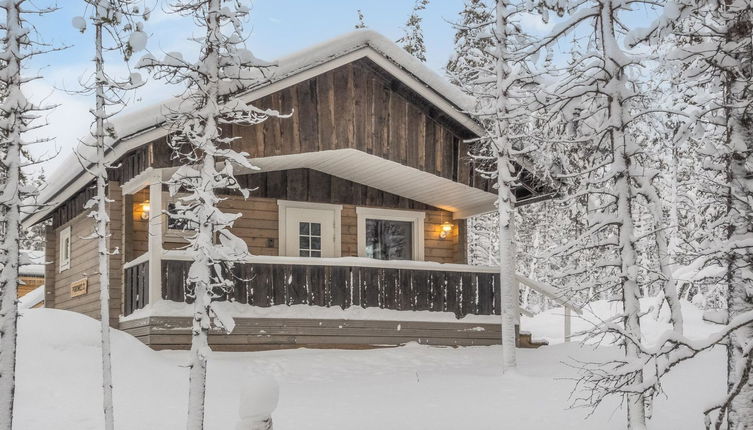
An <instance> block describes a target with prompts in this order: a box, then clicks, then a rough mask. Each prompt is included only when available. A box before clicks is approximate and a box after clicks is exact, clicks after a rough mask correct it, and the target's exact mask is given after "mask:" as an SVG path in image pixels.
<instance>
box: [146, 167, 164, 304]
mask: <svg viewBox="0 0 753 430" xmlns="http://www.w3.org/2000/svg"><path fill="white" fill-rule="evenodd" d="M162 223H163V215H162V174H161V172H160V171H159V170H158V171H157V174H156V175H155V177H154V178H153V179H152V181H151V183H150V185H149V302H148V303H155V302H157V301H159V300H162Z"/></svg>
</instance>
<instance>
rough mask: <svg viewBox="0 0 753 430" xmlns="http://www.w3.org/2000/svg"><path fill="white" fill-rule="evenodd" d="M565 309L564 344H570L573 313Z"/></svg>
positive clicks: (567, 308)
mask: <svg viewBox="0 0 753 430" xmlns="http://www.w3.org/2000/svg"><path fill="white" fill-rule="evenodd" d="M564 308H565V342H570V336H572V321H573V311H572V310H571V309H570V308H569V307H567V306H564Z"/></svg>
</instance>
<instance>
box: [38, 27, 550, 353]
mask: <svg viewBox="0 0 753 430" xmlns="http://www.w3.org/2000/svg"><path fill="white" fill-rule="evenodd" d="M238 97H239V99H241V100H243V101H244V102H248V103H253V104H254V105H256V106H258V107H261V108H272V109H277V110H279V111H281V112H284V113H292V116H291V117H290V118H286V119H274V118H273V119H270V120H268V121H266V122H264V123H263V124H261V125H257V126H248V127H245V126H233V127H230V128H227V129H226V130H223V132H225V133H231V134H232V136H236V137H238V138H239V139H238V140H237V141H236V142H235V143H234V145H235V147H236V148H237V149H239V150H243V151H246V152H248V153H249V154H251V157H252V159H253V163H254V164H255V165H256V166H258V167H259V170H257V171H240V172H237V173H239V174H238V179H239V180H240V181H241V182H242V183H243V184H244V185H246V186H247V187H249V188H251V189H252V193H251V197H250V198H248V199H243V198H242V197H240V196H237V195H228V196H226V197H227V198H226V200H225V201H224V202H223V206H224V207H225V208H226V209H227V210H228V211H235V212H239V213H242V217H241V218H240V219H239V220H238V221H237V222H236V223H235V226H234V228H233V231H234V233H235V234H236V235H238V236H240V237H242V238H243V239H244V240H245V241H246V242H247V243H248V246H249V250H250V252H251V254H253V256H252V257H251V258H250V259H249V261H248V262H247V263H246V264H242V265H239V266H237V267H236V268H235V270H236V272H235V273H234V275H235V276H236V279H237V281H236V288H235V291H234V292H233V294H232V295H231V296H230V297H227V299H228V301H229V302H234V303H229V305H232V309H233V311H234V312H236V313H237V315H236V328H235V330H234V331H233V332H232V333H231V334H229V335H226V334H222V333H216V334H213V335H212V336H210V343H211V344H212V346H213V347H214V348H218V349H225V350H253V349H270V348H286V347H297V346H314V347H317V346H318V347H323V346H336V347H368V346H374V345H397V344H402V343H405V342H409V341H418V342H421V343H427V344H438V345H488V344H494V343H499V339H500V330H499V324H498V323H497V322H496V320H495V317H494V315H498V314H499V312H500V301H499V294H498V290H499V285H498V282H499V276H498V274H497V273H496V272H497V269H496V268H488V267H478V266H470V265H468V264H467V261H466V254H467V239H466V219H467V218H468V217H470V216H473V215H477V214H482V213H485V212H489V211H492V210H494V202H495V199H496V194H495V192H494V190H493V189H492V183H491V182H490V181H488V180H486V179H483V178H482V177H480V176H479V175H476V174H474V169H473V165H472V163H471V160H469V159H468V156H467V152H468V143H467V142H466V141H467V140H468V139H472V138H474V137H477V136H479V134H480V133H481V132H482V129H481V128H480V127H479V125H478V124H477V123H476V122H474V120H473V119H472V118H471V117H469V116H468V115H467V114H466V113H465V110H466V108H467V107H469V106H470V104H471V103H472V101H471V100H469V99H468V97H467V96H465V95H464V94H462V93H461V92H460V91H459V90H458V89H456V88H454V87H452V86H451V85H450V84H448V83H446V82H445V81H444V79H443V78H441V77H439V76H438V75H436V74H435V73H433V72H432V71H431V70H429V69H428V68H427V67H426V66H425V65H423V64H422V63H420V62H419V61H417V60H416V59H414V58H413V57H411V56H410V55H409V54H407V53H406V52H404V51H402V50H401V49H399V48H398V47H397V46H395V45H394V44H393V43H392V42H390V41H389V40H387V39H385V38H384V37H382V36H380V35H378V34H376V33H374V32H371V31H357V32H354V33H351V34H348V35H346V36H343V37H341V38H338V39H335V40H332V41H330V42H327V43H323V44H321V45H317V46H315V47H312V48H310V49H307V50H304V51H302V52H299V53H297V54H293V55H291V56H289V57H286V58H282V59H280V60H279V65H278V67H276V68H275V69H274V70H272V71H271V73H270V74H269V75H268V76H267V77H265V78H263V79H261V80H260V81H259V82H258V83H256V84H255V85H253V86H251V87H249V88H247V90H245V91H244V92H243V93H242V94H239V95H238ZM162 111H163V109H162V108H161V107H160V106H156V107H152V108H146V109H144V110H142V111H139V112H136V113H133V114H130V115H128V116H124V117H122V118H120V119H119V121H117V122H116V123H115V127H116V129H117V131H118V136H119V138H118V140H117V141H114V142H112V149H111V150H110V151H109V152H108V153H107V158H108V160H109V161H110V162H111V163H112V164H113V165H114V166H117V167H116V168H114V169H112V171H111V174H110V182H109V186H108V194H109V198H110V199H111V200H112V203H110V205H109V213H110V219H111V225H110V233H111V238H110V246H111V248H116V247H117V248H118V249H119V250H120V252H119V253H118V254H116V255H112V256H111V257H110V288H111V291H110V296H111V298H112V301H111V310H110V315H111V316H112V320H111V321H110V323H111V324H112V326H113V327H119V328H120V329H122V330H125V331H128V332H130V333H132V334H133V335H134V336H136V337H138V338H139V339H141V340H142V341H143V342H145V343H146V344H148V345H151V346H152V347H153V348H157V349H164V348H186V347H188V345H189V343H190V328H189V327H190V317H189V316H190V315H191V314H190V310H188V309H190V307H189V306H188V305H186V304H185V303H181V302H185V293H184V286H185V278H186V271H187V268H188V266H189V264H190V261H188V260H187V256H186V254H185V252H183V251H182V250H181V248H182V247H184V245H185V244H186V241H185V236H184V234H185V233H184V232H183V231H181V229H180V226H179V225H177V224H176V222H175V221H174V220H171V219H170V218H169V217H168V216H166V215H165V213H168V212H169V211H170V210H171V207H172V206H171V205H172V204H173V202H174V198H171V197H170V196H169V194H168V193H167V190H166V187H165V186H164V181H166V180H167V179H168V178H169V177H170V176H171V174H172V173H173V172H174V171H175V169H176V165H175V164H174V161H173V160H172V159H171V157H170V150H169V148H168V146H167V144H166V131H165V129H164V128H162V127H161V123H162V117H161V112H162ZM50 179H51V180H50V181H49V187H48V188H47V189H45V190H44V192H43V195H42V200H43V202H44V203H46V205H47V206H45V209H43V210H41V211H40V212H37V213H35V214H34V215H32V216H29V217H28V218H27V219H26V220H25V223H26V225H33V224H35V223H38V222H41V221H43V220H47V219H49V220H51V225H50V227H49V229H48V231H47V236H46V241H47V242H46V260H47V261H48V262H54V263H52V264H48V266H47V267H46V271H45V285H46V296H45V299H46V302H45V303H46V306H47V307H54V308H57V309H68V310H72V311H76V312H81V313H84V314H87V315H91V316H92V317H95V318H97V317H98V315H99V310H98V307H99V302H98V300H99V299H98V296H99V286H98V274H97V251H96V241H94V240H83V239H81V237H83V236H85V235H87V234H89V233H90V232H91V231H92V227H93V221H92V219H91V218H89V217H87V214H86V212H87V211H86V210H84V203H85V202H86V201H87V200H89V199H90V198H91V197H92V194H93V193H94V190H93V188H92V187H91V184H92V177H91V176H89V175H88V174H87V173H86V172H85V171H84V170H83V169H81V168H79V167H78V163H75V162H74V163H69V164H67V165H66V167H65V170H64V171H62V172H59V173H58V174H57V175H56V176H54V177H51V178H50ZM516 195H517V198H518V204H526V203H530V202H534V201H537V200H540V199H542V198H545V197H546V196H545V195H544V192H543V190H542V189H541V188H540V187H537V186H536V185H535V184H533V183H525V182H524V184H523V185H522V186H521V187H520V188H519V189H517V190H516ZM287 307H289V308H287ZM244 309H246V310H248V311H249V312H244ZM301 309H303V310H301ZM306 309H308V310H309V311H311V312H309V311H306ZM253 310H256V311H259V312H257V313H254V312H253ZM348 310H350V312H349V311H348ZM313 311H315V312H313ZM355 311H358V312H355ZM380 312H381V314H380ZM448 315H449V316H450V317H451V318H449V319H448V318H446V317H447V316H448ZM484 316H485V317H484ZM525 340H526V339H524V341H525ZM527 340H530V339H527Z"/></svg>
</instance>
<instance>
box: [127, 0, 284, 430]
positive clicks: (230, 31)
mask: <svg viewBox="0 0 753 430" xmlns="http://www.w3.org/2000/svg"><path fill="white" fill-rule="evenodd" d="M170 7H171V10H172V12H173V13H179V14H184V15H187V16H189V17H191V18H193V20H194V22H195V23H196V25H197V26H198V27H199V28H200V30H201V32H202V33H203V34H201V35H196V36H194V37H193V39H192V40H193V41H195V42H197V44H198V45H199V56H198V60H197V61H195V62H191V61H188V60H186V59H184V57H183V55H182V54H180V53H178V52H170V53H167V54H166V55H165V57H164V59H162V60H158V59H157V58H155V57H154V56H153V55H151V54H148V55H146V56H144V57H143V58H142V59H141V60H140V61H139V65H140V66H141V67H145V68H148V69H151V70H154V71H155V72H156V77H158V78H162V79H165V80H166V81H168V82H171V83H179V84H184V85H185V87H186V89H185V92H184V93H183V94H182V95H181V97H180V100H179V103H178V106H175V107H173V108H171V109H170V111H169V113H168V115H167V116H168V118H167V126H168V127H169V132H170V135H169V139H168V142H169V144H170V146H171V147H172V149H173V151H174V156H175V157H176V158H177V159H179V160H180V161H181V162H182V163H183V164H182V165H181V166H180V167H179V168H178V169H177V171H176V172H175V173H174V174H173V176H172V177H171V179H170V180H169V181H168V188H169V191H170V194H171V195H173V196H175V195H176V194H177V193H178V192H181V193H186V195H183V196H181V197H180V199H179V201H178V203H177V204H176V209H175V212H174V213H172V212H171V213H169V214H168V215H169V216H170V217H172V218H173V219H175V220H176V221H178V222H180V223H183V224H184V225H186V229H187V230H188V231H190V233H191V235H190V236H189V239H188V240H189V245H188V247H187V251H188V252H189V254H190V256H191V260H192V263H191V267H190V269H189V273H188V279H187V282H186V285H187V291H186V296H187V297H189V298H190V299H192V300H193V307H194V317H193V327H192V332H191V352H190V363H189V369H190V372H189V373H190V375H189V378H190V383H189V395H188V403H189V404H188V429H189V430H199V429H202V428H203V426H204V405H205V395H206V371H207V353H208V352H209V350H210V348H209V344H208V336H209V329H210V327H211V326H212V325H214V326H217V327H219V328H221V329H224V330H225V331H227V332H230V331H232V330H233V327H234V322H233V319H232V317H231V316H230V315H226V314H224V313H222V312H221V311H220V310H219V309H218V308H217V307H216V305H215V302H216V301H217V300H219V299H221V298H223V297H225V296H226V295H227V294H228V293H230V292H232V289H233V288H234V278H233V276H232V268H233V265H234V264H237V263H243V262H246V261H247V260H248V257H249V252H248V247H247V245H246V243H245V242H244V241H243V239H241V238H239V237H237V236H236V235H234V234H233V233H232V232H231V231H230V229H231V228H232V226H233V224H234V222H235V220H236V219H238V218H239V217H240V216H241V214H239V213H225V212H223V211H222V210H221V209H220V208H219V207H218V206H219V204H220V202H221V201H222V200H224V198H223V197H222V196H221V195H220V194H219V193H220V192H221V191H222V192H223V193H224V192H236V193H239V194H240V195H242V196H243V197H244V198H247V197H248V196H249V193H250V190H248V189H247V188H245V187H244V186H243V185H242V184H241V183H239V182H238V180H236V178H235V173H234V172H235V169H236V168H238V167H240V168H245V169H249V170H254V169H256V167H254V165H253V164H252V162H251V160H250V158H249V154H248V153H246V152H240V151H237V150H236V149H234V145H233V142H235V141H237V139H238V138H237V137H234V136H228V135H226V134H224V133H223V131H224V130H228V128H229V127H228V126H230V125H232V124H240V125H247V126H248V125H255V124H259V123H261V122H263V121H265V120H267V118H269V117H270V116H280V114H279V113H278V112H277V111H274V110H265V109H260V108H257V107H255V106H253V105H252V104H246V103H245V102H243V101H241V100H238V99H237V98H236V97H234V96H236V95H237V94H238V93H239V92H241V91H242V90H243V89H244V88H246V87H247V86H248V85H251V84H252V83H254V82H255V80H256V79H258V76H260V74H259V73H258V71H259V70H260V69H266V68H269V67H271V66H273V65H272V64H270V63H267V62H265V61H262V60H259V59H258V58H256V57H255V56H254V55H253V54H252V53H251V51H249V50H248V49H247V48H246V47H245V41H246V40H247V35H246V34H245V31H244V26H243V21H244V20H245V19H246V18H247V17H248V15H249V13H250V9H249V8H248V7H247V6H246V5H245V4H244V2H242V1H240V0H174V1H173V2H172V3H171V5H170Z"/></svg>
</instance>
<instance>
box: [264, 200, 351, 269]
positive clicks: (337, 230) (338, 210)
mask: <svg viewBox="0 0 753 430" xmlns="http://www.w3.org/2000/svg"><path fill="white" fill-rule="evenodd" d="M288 209H313V210H321V211H329V212H332V213H333V216H334V220H335V226H334V235H335V247H334V254H335V257H341V256H342V234H341V232H342V210H343V206H342V205H335V204H330V203H311V202H298V201H293V200H277V210H278V235H279V239H278V246H277V248H278V254H279V255H280V256H281V257H284V256H287V225H288V220H287V218H288V213H287V212H288Z"/></svg>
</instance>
